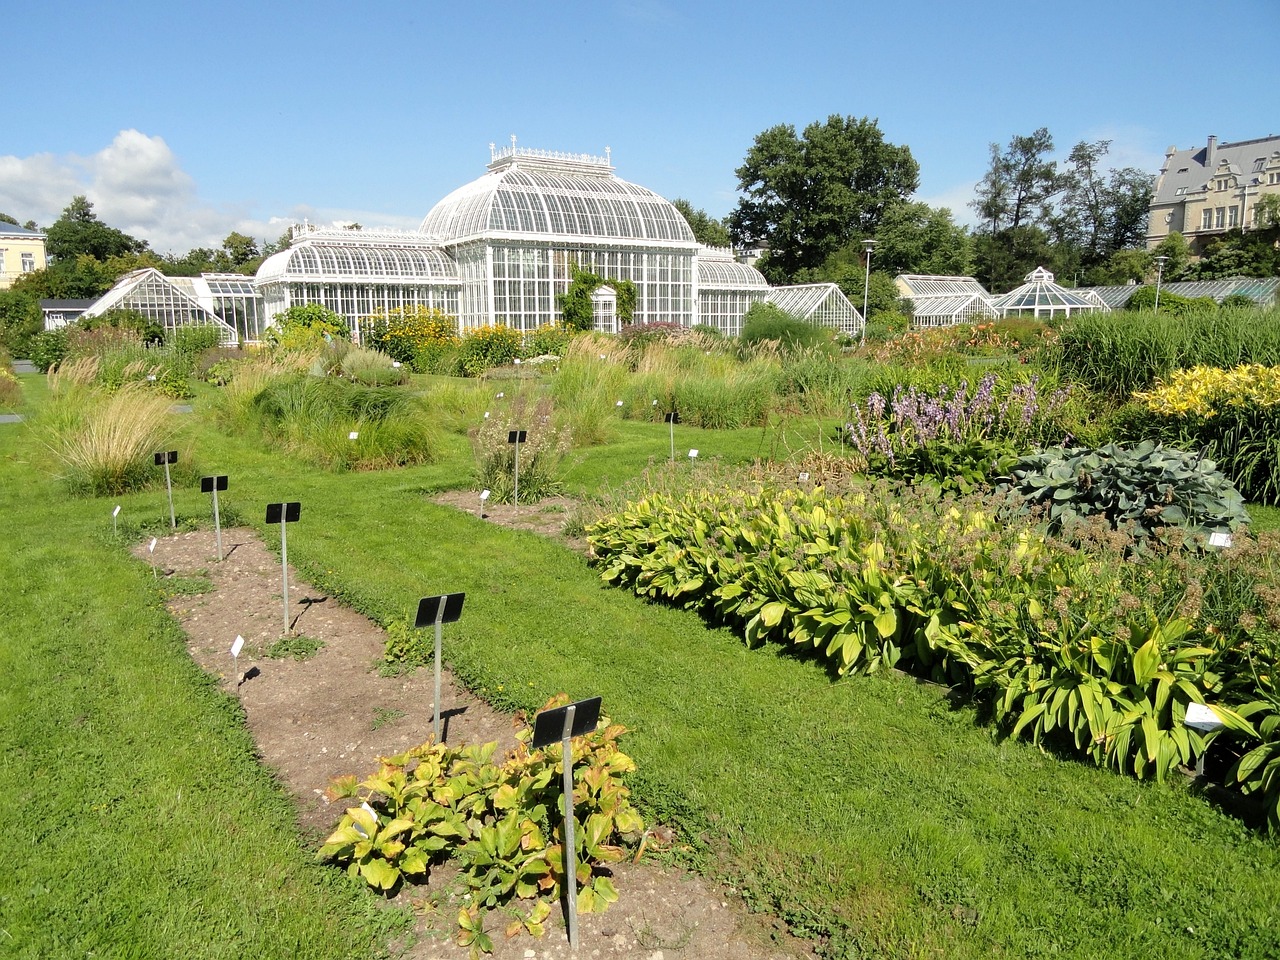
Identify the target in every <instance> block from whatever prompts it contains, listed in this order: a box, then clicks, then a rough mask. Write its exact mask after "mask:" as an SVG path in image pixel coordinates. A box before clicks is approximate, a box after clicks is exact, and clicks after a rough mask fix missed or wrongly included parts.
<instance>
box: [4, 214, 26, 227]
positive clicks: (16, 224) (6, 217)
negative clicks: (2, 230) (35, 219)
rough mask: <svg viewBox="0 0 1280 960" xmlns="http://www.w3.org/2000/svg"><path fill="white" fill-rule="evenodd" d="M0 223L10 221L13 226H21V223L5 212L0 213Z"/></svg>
mask: <svg viewBox="0 0 1280 960" xmlns="http://www.w3.org/2000/svg"><path fill="white" fill-rule="evenodd" d="M0 223H12V224H13V225H14V226H15V227H20V226H22V224H20V223H19V222H18V221H17V220H15V219H14V218H13V217H11V216H9V215H8V214H7V213H0Z"/></svg>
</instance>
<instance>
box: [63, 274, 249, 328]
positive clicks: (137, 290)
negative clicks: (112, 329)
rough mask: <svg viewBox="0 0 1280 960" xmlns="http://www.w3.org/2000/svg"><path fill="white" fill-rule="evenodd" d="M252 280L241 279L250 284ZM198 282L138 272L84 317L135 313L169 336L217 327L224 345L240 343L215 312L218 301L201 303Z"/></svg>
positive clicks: (104, 295) (117, 282) (114, 288)
mask: <svg viewBox="0 0 1280 960" xmlns="http://www.w3.org/2000/svg"><path fill="white" fill-rule="evenodd" d="M211 276H217V275H216V274H213V275H211ZM248 279H249V278H248V277H240V280H243V281H246V282H247V281H248ZM196 280H197V278H195V277H167V276H165V275H164V274H163V273H161V272H160V271H159V270H157V269H156V268H155V267H144V268H143V269H141V270H134V271H133V272H132V273H126V274H125V275H124V276H123V277H121V278H120V279H119V280H117V281H116V285H115V286H114V287H112V288H111V289H110V290H108V291H107V292H106V293H104V294H103V295H102V296H101V297H99V298H98V300H97V302H96V303H94V304H93V306H91V307H89V309H87V310H85V311H84V313H83V314H81V316H83V317H100V316H102V315H103V314H105V313H108V312H110V311H112V310H132V311H134V312H136V313H140V314H142V315H143V316H144V317H147V318H148V319H151V320H154V321H156V322H157V323H159V324H160V325H161V326H163V327H164V329H165V331H166V332H172V331H174V330H177V329H178V328H179V327H217V328H218V331H219V334H220V337H221V342H222V343H224V344H236V343H238V342H239V341H240V335H239V333H238V332H237V330H236V328H235V327H234V326H232V325H231V324H229V323H227V322H226V321H225V320H224V319H223V318H222V317H220V316H219V315H218V314H217V313H215V312H214V310H215V304H214V301H213V300H212V299H210V300H209V302H208V303H207V304H206V303H201V302H200V298H199V296H198V295H197V290H196ZM205 289H206V291H207V289H208V288H207V287H206V288H205Z"/></svg>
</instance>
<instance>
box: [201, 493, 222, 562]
mask: <svg viewBox="0 0 1280 960" xmlns="http://www.w3.org/2000/svg"><path fill="white" fill-rule="evenodd" d="M225 489H227V478H226V475H225V474H221V475H219V476H216V477H201V478H200V492H201V493H211V494H213V530H214V533H215V534H216V535H217V538H218V562H219V563H221V562H222V516H221V514H220V513H219V512H218V492H219V491H220V490H225Z"/></svg>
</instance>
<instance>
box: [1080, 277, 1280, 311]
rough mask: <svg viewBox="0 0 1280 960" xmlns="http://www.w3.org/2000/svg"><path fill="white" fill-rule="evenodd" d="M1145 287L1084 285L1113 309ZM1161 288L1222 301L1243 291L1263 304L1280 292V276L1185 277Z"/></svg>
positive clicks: (1123, 304)
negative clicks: (1192, 278) (1210, 278)
mask: <svg viewBox="0 0 1280 960" xmlns="http://www.w3.org/2000/svg"><path fill="white" fill-rule="evenodd" d="M1141 289H1142V287H1141V286H1139V285H1135V284H1132V283H1127V284H1123V285H1120V286H1110V287H1084V288H1082V289H1081V292H1084V291H1085V290H1088V291H1090V292H1092V293H1094V294H1096V295H1097V296H1098V297H1099V298H1100V299H1101V300H1102V301H1103V302H1104V303H1105V304H1106V305H1107V306H1108V307H1110V308H1111V309H1112V310H1123V309H1124V307H1125V304H1127V303H1128V302H1129V298H1130V297H1132V296H1133V295H1134V294H1135V293H1137V292H1138V291H1139V290H1141ZM1160 289H1161V290H1162V291H1166V292H1168V293H1172V294H1176V295H1177V296H1179V297H1210V298H1212V299H1213V300H1215V301H1217V302H1218V303H1222V301H1223V300H1225V299H1226V298H1227V297H1229V296H1231V295H1232V294H1237V293H1239V294H1243V295H1244V296H1246V297H1248V298H1249V299H1250V300H1253V301H1255V302H1256V303H1258V304H1259V305H1260V306H1264V307H1269V306H1271V305H1272V304H1274V303H1275V302H1276V294H1277V292H1280V277H1266V278H1259V277H1227V278H1225V279H1223V280H1181V281H1177V282H1174V283H1166V284H1163V285H1162V286H1161V287H1160Z"/></svg>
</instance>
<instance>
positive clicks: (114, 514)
mask: <svg viewBox="0 0 1280 960" xmlns="http://www.w3.org/2000/svg"><path fill="white" fill-rule="evenodd" d="M111 515H112V516H113V517H118V516H120V504H118V503H117V504H116V508H115V509H114V510H112V511H111Z"/></svg>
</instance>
